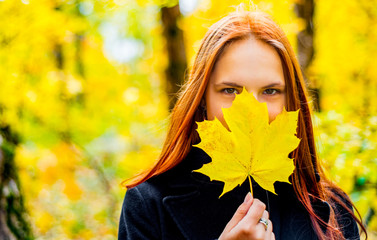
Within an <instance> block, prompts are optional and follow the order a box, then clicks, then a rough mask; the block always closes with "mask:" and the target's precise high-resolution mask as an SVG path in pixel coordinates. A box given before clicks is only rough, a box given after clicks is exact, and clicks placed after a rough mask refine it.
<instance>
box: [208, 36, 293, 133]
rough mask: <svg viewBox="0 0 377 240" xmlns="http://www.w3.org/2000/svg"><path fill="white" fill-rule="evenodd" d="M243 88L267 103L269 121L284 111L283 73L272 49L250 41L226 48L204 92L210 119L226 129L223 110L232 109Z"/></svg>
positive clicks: (262, 43) (232, 44)
mask: <svg viewBox="0 0 377 240" xmlns="http://www.w3.org/2000/svg"><path fill="white" fill-rule="evenodd" d="M243 87H245V89H246V90H247V91H248V92H249V93H253V95H254V97H255V98H256V99H257V100H258V101H259V102H265V103H267V107H268V114H269V120H270V122H271V121H272V120H274V119H275V117H276V116H277V115H278V114H279V113H280V112H281V111H282V110H283V107H284V106H285V94H286V93H285V81H284V73H283V67H282V64H281V61H280V58H279V55H278V53H277V52H276V50H275V49H274V48H273V47H271V46H270V45H268V44H266V43H264V42H262V41H260V40H255V39H251V38H250V39H246V40H239V41H235V42H233V43H231V44H230V45H229V46H227V47H226V49H225V51H224V52H223V53H222V54H221V56H220V57H219V59H218V60H217V63H216V64H215V67H214V69H213V72H212V74H211V77H210V80H209V83H208V86H207V89H206V93H205V102H206V107H207V118H208V120H213V119H214V117H216V118H217V119H219V120H220V122H221V123H222V124H223V125H224V126H227V125H226V123H225V120H224V117H223V114H222V111H221V108H228V107H230V106H231V105H232V102H233V100H234V98H235V94H237V93H241V91H242V89H243Z"/></svg>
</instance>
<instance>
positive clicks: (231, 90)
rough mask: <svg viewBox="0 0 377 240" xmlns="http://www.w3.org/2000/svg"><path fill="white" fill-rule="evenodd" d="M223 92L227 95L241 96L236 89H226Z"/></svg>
mask: <svg viewBox="0 0 377 240" xmlns="http://www.w3.org/2000/svg"><path fill="white" fill-rule="evenodd" d="M222 92H224V93H226V94H234V93H235V94H239V92H238V90H237V89H235V88H224V89H223V90H222Z"/></svg>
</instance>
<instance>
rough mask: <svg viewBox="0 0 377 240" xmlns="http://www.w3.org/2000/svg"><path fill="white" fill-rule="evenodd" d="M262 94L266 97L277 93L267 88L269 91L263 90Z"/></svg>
mask: <svg viewBox="0 0 377 240" xmlns="http://www.w3.org/2000/svg"><path fill="white" fill-rule="evenodd" d="M263 93H264V94H267V95H274V94H276V93H278V91H277V90H276V89H272V88H269V89H266V90H264V91H263Z"/></svg>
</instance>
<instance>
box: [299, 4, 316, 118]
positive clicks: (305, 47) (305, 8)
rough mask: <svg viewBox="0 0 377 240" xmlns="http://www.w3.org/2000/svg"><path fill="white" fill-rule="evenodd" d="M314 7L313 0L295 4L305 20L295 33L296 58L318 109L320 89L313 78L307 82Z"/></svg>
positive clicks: (311, 56) (311, 57) (311, 46)
mask: <svg viewBox="0 0 377 240" xmlns="http://www.w3.org/2000/svg"><path fill="white" fill-rule="evenodd" d="M314 8H315V5H314V1H313V0H301V1H298V2H297V3H296V5H295V10H296V14H297V16H298V17H299V18H302V19H303V21H304V22H305V28H304V29H303V30H302V31H301V32H299V33H298V35H297V43H298V44H297V46H298V60H299V63H300V66H301V68H302V70H303V73H304V77H305V81H306V82H307V84H308V86H309V92H310V94H311V97H312V99H313V105H314V110H316V111H320V110H321V106H320V89H319V88H318V86H317V84H316V82H315V80H314V79H311V81H310V82H309V80H308V78H307V70H308V68H309V66H310V64H311V63H312V61H313V57H314V45H313V42H314V41H313V40H314V27H313V16H314Z"/></svg>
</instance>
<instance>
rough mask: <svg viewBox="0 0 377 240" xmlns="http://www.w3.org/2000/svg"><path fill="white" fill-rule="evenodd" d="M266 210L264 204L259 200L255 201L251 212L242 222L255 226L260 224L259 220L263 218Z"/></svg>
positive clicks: (250, 209)
mask: <svg viewBox="0 0 377 240" xmlns="http://www.w3.org/2000/svg"><path fill="white" fill-rule="evenodd" d="M265 209H266V205H265V204H264V203H263V202H261V201H260V200H259V199H254V201H253V204H252V205H251V207H250V208H249V211H248V212H247V214H246V216H245V217H244V218H243V219H242V220H241V222H245V223H246V224H251V226H255V225H256V224H257V223H258V222H259V219H260V218H261V217H262V215H263V212H264V210H265Z"/></svg>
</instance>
